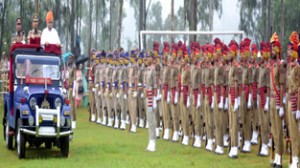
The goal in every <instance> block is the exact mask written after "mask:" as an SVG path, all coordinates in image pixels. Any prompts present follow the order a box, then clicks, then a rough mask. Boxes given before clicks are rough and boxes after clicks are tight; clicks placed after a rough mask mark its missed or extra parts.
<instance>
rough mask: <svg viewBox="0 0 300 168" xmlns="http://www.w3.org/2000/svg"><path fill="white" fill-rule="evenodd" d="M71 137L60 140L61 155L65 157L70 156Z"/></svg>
mask: <svg viewBox="0 0 300 168" xmlns="http://www.w3.org/2000/svg"><path fill="white" fill-rule="evenodd" d="M69 140H70V139H69V136H65V137H61V138H60V153H61V154H62V156H63V157H68V156H69Z"/></svg>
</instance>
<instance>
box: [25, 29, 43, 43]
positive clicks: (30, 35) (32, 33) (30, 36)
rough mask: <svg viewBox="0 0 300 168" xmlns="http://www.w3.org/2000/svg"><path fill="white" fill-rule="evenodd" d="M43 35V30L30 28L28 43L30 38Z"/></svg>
mask: <svg viewBox="0 0 300 168" xmlns="http://www.w3.org/2000/svg"><path fill="white" fill-rule="evenodd" d="M41 35H42V31H41V30H37V31H35V30H33V29H32V30H30V31H29V32H28V35H27V43H28V44H30V38H36V37H41Z"/></svg>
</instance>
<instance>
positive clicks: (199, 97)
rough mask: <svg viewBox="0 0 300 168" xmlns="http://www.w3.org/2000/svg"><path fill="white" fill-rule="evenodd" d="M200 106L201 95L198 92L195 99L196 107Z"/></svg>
mask: <svg viewBox="0 0 300 168" xmlns="http://www.w3.org/2000/svg"><path fill="white" fill-rule="evenodd" d="M200 106H201V95H200V94H198V99H197V108H200Z"/></svg>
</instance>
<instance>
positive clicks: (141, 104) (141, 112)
mask: <svg viewBox="0 0 300 168" xmlns="http://www.w3.org/2000/svg"><path fill="white" fill-rule="evenodd" d="M144 71H145V69H144V67H143V66H139V67H138V72H137V82H138V98H137V101H138V102H137V103H138V104H137V105H138V116H139V119H140V121H141V119H142V120H144V121H145V120H146V113H145V93H144ZM142 94H143V95H144V96H143V97H142V96H141V95H142ZM143 127H144V126H143Z"/></svg>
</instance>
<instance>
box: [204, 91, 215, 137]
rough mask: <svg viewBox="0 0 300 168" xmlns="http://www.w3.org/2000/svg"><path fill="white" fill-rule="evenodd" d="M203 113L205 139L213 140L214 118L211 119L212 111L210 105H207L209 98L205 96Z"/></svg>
mask: <svg viewBox="0 0 300 168" xmlns="http://www.w3.org/2000/svg"><path fill="white" fill-rule="evenodd" d="M204 111H205V130H206V135H207V139H213V138H214V123H213V122H214V121H213V120H214V118H213V110H212V109H211V104H210V103H209V98H208V96H207V95H205V100H204Z"/></svg>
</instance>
